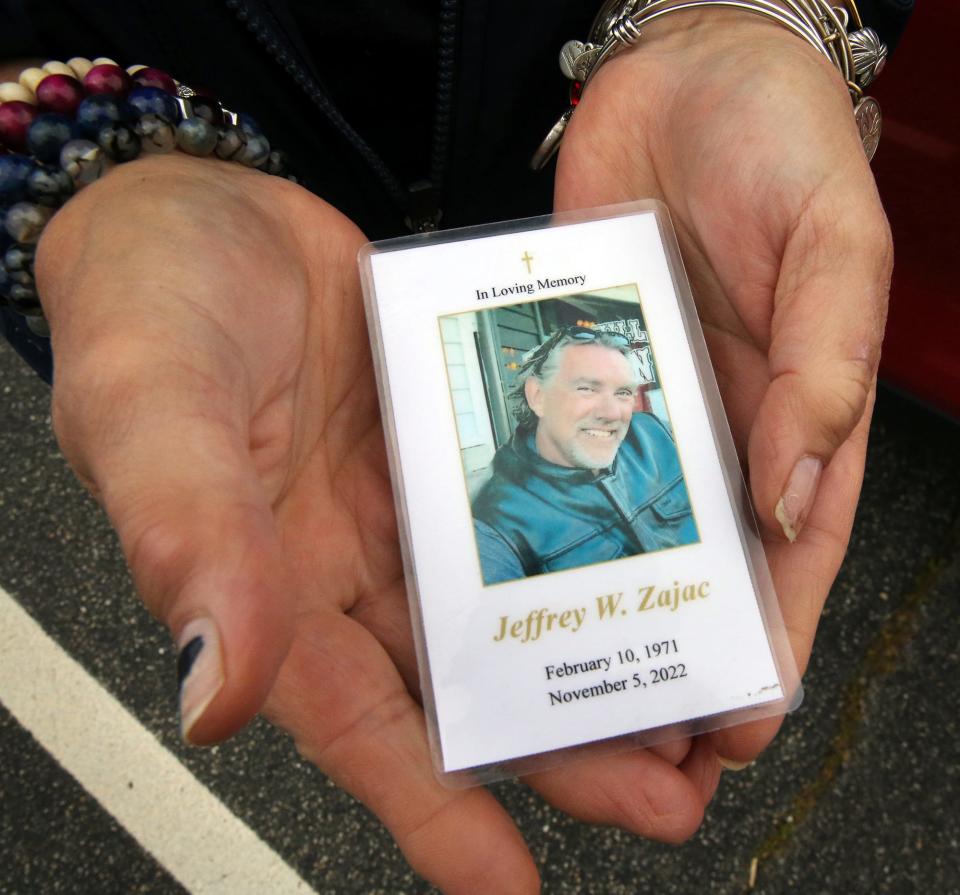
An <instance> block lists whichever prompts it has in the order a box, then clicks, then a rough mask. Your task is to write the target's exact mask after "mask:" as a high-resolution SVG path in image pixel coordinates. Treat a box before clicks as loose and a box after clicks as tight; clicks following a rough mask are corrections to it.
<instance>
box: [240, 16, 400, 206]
mask: <svg viewBox="0 0 960 895" xmlns="http://www.w3.org/2000/svg"><path fill="white" fill-rule="evenodd" d="M226 4H227V8H228V9H230V10H231V11H232V12H233V13H234V15H235V16H236V17H237V18H238V19H239V20H240V22H242V23H243V25H244V26H245V27H246V29H247V30H248V31H249V32H250V33H251V34H252V35H253V36H254V37H255V38H256V40H257V42H258V43H259V44H260V46H262V47H263V48H264V49H265V50H266V51H267V53H268V54H269V55H270V56H271V57H272V58H273V59H274V60H275V61H276V63H277V64H278V65H279V66H280V67H281V68H282V69H283V70H284V71H285V72H286V73H287V74H288V75H289V76H290V77H291V78H293V80H294V81H295V82H296V83H297V86H298V87H300V89H301V90H303V92H304V93H305V94H306V95H307V97H308V98H309V100H310V101H311V102H312V103H313V104H314V105H315V106H316V107H317V108H318V109H319V110H320V112H322V113H323V115H324V117H326V119H327V120H328V121H329V122H330V124H331V125H333V127H334V128H335V129H336V130H337V131H338V132H339V133H340V134H341V136H342V137H343V138H344V139H345V140H346V141H347V143H348V144H349V145H350V146H351V147H352V148H353V149H354V150H356V152H357V153H359V155H360V157H361V158H362V159H363V160H364V161H365V162H366V163H367V165H368V167H369V168H370V169H371V171H373V174H374V176H375V177H376V178H377V180H378V181H379V182H380V184H381V185H382V186H383V188H384V189H385V190H386V191H387V194H388V195H389V196H390V198H391V199H392V200H393V201H394V202H395V203H396V204H397V205H398V206H399V207H400V208H401V209H404V210H406V207H407V203H406V201H405V190H404V189H403V187H402V186H401V184H400V181H399V180H398V179H397V178H396V176H394V174H393V172H392V171H391V170H390V169H389V168H388V167H387V165H386V163H385V162H384V161H383V159H382V158H380V156H379V155H377V153H376V152H374V150H373V149H371V147H370V146H369V145H368V144H367V142H366V141H365V140H364V139H363V137H361V136H360V134H358V133H357V132H356V131H355V130H354V129H353V128H352V127H351V126H350V124H349V123H348V122H347V120H346V119H345V118H344V117H343V115H342V114H341V112H340V110H339V109H338V108H337V107H336V106H335V105H334V104H333V103H332V102H331V100H330V98H329V97H328V96H327V95H326V94H325V93H324V92H323V89H322V88H321V87H320V85H319V84H318V83H317V82H316V80H315V79H314V78H313V76H312V75H311V74H310V73H309V72H308V71H307V70H306V68H305V67H304V66H303V65H301V63H300V62H299V60H298V59H297V57H296V53H295V51H294V49H293V48H292V47H291V46H290V45H289V44H288V42H287V39H286V37H285V36H284V35H283V34H281V33H279V32H278V29H277V28H276V27H275V26H274V25H273V24H272V23H270V22H269V21H268V19H267V17H266V16H261V15H260V14H259V13H257V12H256V11H254V10H252V9H251V8H250V7H251V4H249V3H243V2H241V0H226Z"/></svg>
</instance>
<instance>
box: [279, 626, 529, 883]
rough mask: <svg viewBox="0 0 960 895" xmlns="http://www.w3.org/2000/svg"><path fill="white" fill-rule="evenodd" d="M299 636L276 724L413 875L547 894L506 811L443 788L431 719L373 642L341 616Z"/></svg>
mask: <svg viewBox="0 0 960 895" xmlns="http://www.w3.org/2000/svg"><path fill="white" fill-rule="evenodd" d="M298 627H299V631H298V637H297V640H296V642H295V643H294V645H293V647H292V649H291V651H290V655H289V657H288V659H287V662H286V664H285V665H284V667H283V670H282V672H281V674H280V676H279V678H278V680H277V686H276V688H275V690H274V692H273V693H272V694H271V697H270V700H269V703H268V706H267V714H268V715H269V717H270V718H271V720H273V721H274V722H275V723H277V724H279V725H280V726H282V727H284V728H286V729H287V730H288V731H290V733H291V734H292V735H293V737H294V740H295V741H296V743H297V748H298V749H299V750H300V752H301V754H303V755H304V757H306V758H307V759H309V760H310V761H312V762H313V763H314V764H316V765H317V766H318V767H319V768H320V769H321V770H322V771H323V772H324V773H326V774H327V775H328V776H329V777H330V778H331V779H332V780H333V781H334V782H336V783H337V784H338V785H339V786H341V787H343V788H344V789H346V790H347V791H348V792H350V793H352V794H353V795H354V796H356V797H357V798H358V799H360V800H361V801H362V802H363V803H364V804H365V805H367V807H368V808H370V809H371V810H372V811H373V812H374V813H375V814H376V815H377V816H378V817H379V818H380V819H381V820H382V821H383V822H384V824H385V825H386V827H387V829H388V830H389V831H390V833H391V834H392V835H393V837H394V839H395V840H396V842H397V845H399V847H400V849H401V850H402V851H403V853H404V856H405V857H406V859H407V860H408V861H409V862H410V865H411V866H412V867H413V869H414V870H416V871H417V872H418V873H420V874H422V875H423V876H424V877H426V878H427V879H428V880H429V881H430V882H432V883H433V884H434V885H436V886H438V887H439V888H440V889H441V890H442V891H443V892H445V893H447V895H487V893H489V895H497V893H517V895H520V893H523V895H529V893H535V892H538V891H539V879H538V876H537V872H536V868H535V867H534V864H533V861H532V860H531V858H530V855H529V853H528V851H527V849H526V846H525V845H524V842H523V839H522V838H521V836H520V833H519V832H518V830H517V828H516V827H515V826H514V824H513V822H512V821H511V820H510V818H509V816H508V815H507V814H506V812H505V811H504V810H503V808H501V807H500V805H499V804H498V803H497V801H496V800H495V799H494V798H493V797H492V796H491V795H490V794H489V793H488V792H487V791H486V790H485V789H482V788H473V789H461V790H453V789H447V788H445V787H443V786H441V785H440V784H439V783H438V782H437V780H436V778H435V777H434V774H433V770H432V766H431V760H430V751H429V745H428V741H427V736H426V730H425V724H424V718H423V713H422V711H421V710H420V707H419V706H418V705H417V704H416V703H415V702H414V701H413V699H412V698H411V697H410V694H409V693H408V692H407V691H406V688H405V687H404V685H403V681H402V680H401V679H400V677H399V675H398V674H397V671H396V669H395V668H394V666H393V664H392V662H391V661H390V658H389V657H388V656H387V654H386V653H385V652H384V651H383V649H382V648H381V647H380V645H379V644H378V643H377V642H376V641H375V640H374V638H373V637H372V636H371V635H370V634H369V632H367V631H366V630H365V629H364V628H363V627H362V626H361V625H359V624H358V623H356V622H354V621H353V620H352V619H350V618H348V617H346V616H343V615H341V614H340V613H339V612H336V611H333V610H331V611H318V612H317V613H315V614H313V615H310V616H304V617H302V618H301V619H300V620H299V623H298Z"/></svg>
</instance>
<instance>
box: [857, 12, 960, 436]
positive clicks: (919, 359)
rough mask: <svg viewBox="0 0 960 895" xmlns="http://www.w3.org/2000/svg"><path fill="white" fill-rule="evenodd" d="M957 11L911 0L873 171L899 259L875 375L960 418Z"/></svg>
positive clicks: (885, 79)
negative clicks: (953, 51) (951, 43)
mask: <svg viewBox="0 0 960 895" xmlns="http://www.w3.org/2000/svg"><path fill="white" fill-rule="evenodd" d="M958 22H960V15H958V10H957V7H956V6H955V4H953V3H948V2H946V0H925V2H922V3H918V4H917V8H916V11H915V12H914V14H913V17H912V18H911V20H910V25H909V27H908V28H907V30H906V33H905V34H904V37H903V40H902V41H901V42H900V44H899V46H898V47H897V50H896V52H895V53H894V56H893V60H892V62H891V64H890V66H889V67H888V70H887V71H886V72H884V74H883V75H882V76H881V77H880V78H879V79H878V80H877V82H876V84H875V85H873V86H872V87H871V92H872V93H873V94H874V95H875V96H876V97H877V99H878V100H879V101H880V105H881V107H882V109H883V117H884V124H883V135H882V137H881V140H880V147H879V149H878V150H877V155H876V158H875V159H874V161H873V169H874V173H875V174H876V177H877V183H878V186H879V188H880V195H881V197H882V198H883V204H884V206H885V207H886V210H887V214H888V216H889V218H890V225H891V227H892V228H893V242H894V249H895V252H896V261H895V265H894V271H893V287H892V290H891V296H890V317H889V320H888V323H887V334H886V338H885V339H884V343H883V357H882V360H881V363H880V376H881V379H882V380H883V381H884V382H886V383H887V384H889V385H892V386H894V387H895V388H898V389H901V390H903V391H905V392H908V393H909V394H911V395H913V396H914V397H916V398H918V399H919V400H921V401H922V402H924V403H926V404H929V405H931V406H932V407H935V408H936V409H938V410H940V411H942V412H944V413H946V414H948V415H950V416H952V417H954V418H956V419H960V289H958V279H960V277H958V272H960V271H958V253H960V227H958V226H957V219H958V216H960V115H958V113H957V108H956V101H955V99H954V98H953V97H952V96H951V92H952V88H951V87H950V85H951V84H952V81H953V75H952V73H951V71H950V70H949V68H950V60H951V55H950V53H949V51H948V50H947V40H948V39H949V35H951V34H953V33H955V31H956V28H957V25H958Z"/></svg>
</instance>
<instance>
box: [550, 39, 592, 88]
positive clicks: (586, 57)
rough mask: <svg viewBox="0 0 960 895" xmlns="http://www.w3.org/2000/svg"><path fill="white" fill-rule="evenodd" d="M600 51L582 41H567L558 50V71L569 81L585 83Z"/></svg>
mask: <svg viewBox="0 0 960 895" xmlns="http://www.w3.org/2000/svg"><path fill="white" fill-rule="evenodd" d="M601 49H603V48H602V47H595V46H594V45H593V44H585V43H583V41H579V40H568V41H567V42H566V43H565V44H564V45H563V49H562V50H560V71H562V72H563V74H564V77H566V78H569V79H570V80H571V81H580V82H583V81H586V79H587V77H588V76H589V74H590V69H592V68H593V63H594V62H596V61H597V57H598V56H599V55H600V50H601Z"/></svg>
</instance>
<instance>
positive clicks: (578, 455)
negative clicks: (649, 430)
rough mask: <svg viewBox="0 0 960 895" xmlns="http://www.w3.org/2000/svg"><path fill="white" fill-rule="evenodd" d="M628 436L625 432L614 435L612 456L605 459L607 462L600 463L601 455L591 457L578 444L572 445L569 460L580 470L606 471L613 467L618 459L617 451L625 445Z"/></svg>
mask: <svg viewBox="0 0 960 895" xmlns="http://www.w3.org/2000/svg"><path fill="white" fill-rule="evenodd" d="M626 434H627V433H626V431H625V430H624V431H622V432H617V433H616V435H614V439H615V441H614V443H613V445H612V447H611V449H610V456H609V457H604V458H603V459H604V460H605V461H606V462H603V463H600V462H598V456H599V455H597V456H595V457H590V456H589V455H588V454H587V453H586V452H584V451H582V450H581V449H580V445H579V444H577V443H576V442H574V443H573V444H571V445H570V452H569V459H570V461H571V462H572V463H573V464H574V466H578V467H580V469H606V468H607V467H608V466H612V465H613V461H614V460H615V459H616V458H617V451H619V450H620V445H622V444H623V439H624V437H625V436H626ZM587 437H589V436H587Z"/></svg>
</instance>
